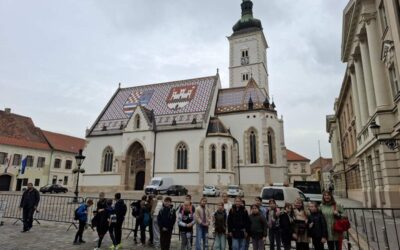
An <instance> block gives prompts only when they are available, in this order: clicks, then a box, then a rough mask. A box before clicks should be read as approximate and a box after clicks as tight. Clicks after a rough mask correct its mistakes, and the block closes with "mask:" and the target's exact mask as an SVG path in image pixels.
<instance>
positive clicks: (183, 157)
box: [176, 142, 188, 169]
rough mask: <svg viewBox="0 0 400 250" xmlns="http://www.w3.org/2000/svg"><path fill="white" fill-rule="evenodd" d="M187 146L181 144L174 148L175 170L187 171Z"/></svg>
mask: <svg viewBox="0 0 400 250" xmlns="http://www.w3.org/2000/svg"><path fill="white" fill-rule="evenodd" d="M187 152H188V149H187V146H186V145H185V144H184V143H183V142H181V143H179V144H178V146H177V148H176V168H177V169H187V168H188V164H187V155H188V153H187Z"/></svg>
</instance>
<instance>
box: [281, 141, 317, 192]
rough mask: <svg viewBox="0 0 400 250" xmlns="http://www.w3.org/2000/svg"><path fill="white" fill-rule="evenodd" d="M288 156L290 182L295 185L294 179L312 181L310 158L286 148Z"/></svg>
mask: <svg viewBox="0 0 400 250" xmlns="http://www.w3.org/2000/svg"><path fill="white" fill-rule="evenodd" d="M286 157H287V164H288V174H287V175H288V179H289V184H290V185H293V182H294V181H311V180H312V176H311V168H310V159H307V158H306V157H304V156H302V155H300V154H298V153H296V152H293V151H292V150H289V149H286Z"/></svg>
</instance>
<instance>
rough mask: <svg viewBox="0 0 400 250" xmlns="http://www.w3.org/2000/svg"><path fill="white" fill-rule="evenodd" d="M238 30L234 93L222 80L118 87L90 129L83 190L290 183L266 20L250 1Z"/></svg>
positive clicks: (233, 39) (233, 49)
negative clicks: (159, 181)
mask: <svg viewBox="0 0 400 250" xmlns="http://www.w3.org/2000/svg"><path fill="white" fill-rule="evenodd" d="M241 7H242V17H241V19H240V20H239V21H238V22H237V23H236V24H235V25H234V26H233V34H232V35H231V36H230V37H229V38H228V40H229V43H230V58H229V65H230V67H229V78H230V79H229V81H230V83H229V88H226V89H222V88H221V79H220V77H219V74H218V73H217V74H216V75H211V76H206V77H200V78H195V79H188V80H179V81H171V82H165V83H157V84H151V85H144V86H135V87H130V88H120V87H119V88H118V89H117V90H116V92H115V93H114V95H113V96H112V97H111V99H110V101H109V102H108V104H107V105H106V107H105V108H104V109H103V111H102V112H101V114H100V115H99V117H98V118H97V120H96V121H95V123H94V124H93V126H92V127H91V128H90V129H89V130H88V131H87V136H86V139H87V145H86V148H85V150H84V154H85V155H86V160H85V162H84V163H83V167H84V168H85V170H86V173H85V174H84V175H83V181H82V189H83V190H84V191H87V192H97V191H100V190H102V191H110V192H111V191H123V190H143V187H144V185H146V184H148V183H149V181H150V180H151V178H152V177H155V176H163V177H171V178H173V180H174V184H179V185H184V186H185V187H187V188H188V189H189V190H191V191H196V190H197V191H201V188H202V187H203V186H204V185H218V186H220V187H224V186H226V185H230V184H238V185H240V186H242V187H243V188H244V190H245V193H249V192H250V193H257V192H259V190H260V188H261V187H262V186H265V185H268V184H270V183H272V182H285V181H287V161H286V147H285V143H284V133H283V120H282V119H280V118H279V117H278V113H277V110H276V106H275V103H274V102H273V101H271V100H270V95H269V88H268V86H269V85H268V68H267V48H268V44H267V41H266V39H265V36H264V33H263V29H262V25H261V21H260V20H258V19H255V18H254V17H253V13H252V7H253V3H252V2H251V1H250V0H244V1H243V2H242V4H241Z"/></svg>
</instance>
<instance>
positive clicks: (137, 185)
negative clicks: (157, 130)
mask: <svg viewBox="0 0 400 250" xmlns="http://www.w3.org/2000/svg"><path fill="white" fill-rule="evenodd" d="M145 156H146V153H145V150H144V148H143V146H142V144H140V143H139V142H134V143H133V144H132V145H131V146H130V147H129V150H128V153H127V155H126V164H127V168H126V170H127V171H126V173H125V180H126V183H125V184H126V187H127V189H128V190H143V187H144V184H145V181H146V165H147V162H148V161H147V160H146V158H145Z"/></svg>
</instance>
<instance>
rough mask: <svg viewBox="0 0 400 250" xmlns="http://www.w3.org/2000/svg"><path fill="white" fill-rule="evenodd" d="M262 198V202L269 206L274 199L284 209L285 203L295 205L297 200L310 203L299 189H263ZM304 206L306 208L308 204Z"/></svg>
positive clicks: (278, 187)
mask: <svg viewBox="0 0 400 250" xmlns="http://www.w3.org/2000/svg"><path fill="white" fill-rule="evenodd" d="M260 197H261V199H262V202H263V203H267V204H268V201H269V200H270V199H274V200H275V201H276V205H277V206H278V207H284V206H285V203H290V204H293V203H294V202H295V200H296V199H297V198H300V199H302V200H303V202H308V201H309V199H308V198H306V196H305V195H304V194H303V192H301V191H300V190H299V189H297V188H293V187H285V186H269V187H263V189H262V190H261V193H260ZM304 205H305V206H306V205H307V204H304Z"/></svg>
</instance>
